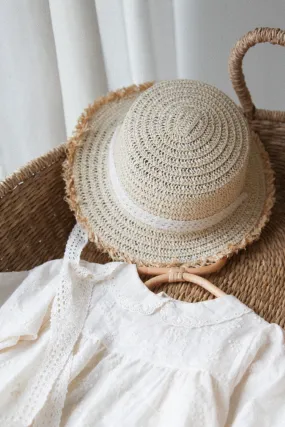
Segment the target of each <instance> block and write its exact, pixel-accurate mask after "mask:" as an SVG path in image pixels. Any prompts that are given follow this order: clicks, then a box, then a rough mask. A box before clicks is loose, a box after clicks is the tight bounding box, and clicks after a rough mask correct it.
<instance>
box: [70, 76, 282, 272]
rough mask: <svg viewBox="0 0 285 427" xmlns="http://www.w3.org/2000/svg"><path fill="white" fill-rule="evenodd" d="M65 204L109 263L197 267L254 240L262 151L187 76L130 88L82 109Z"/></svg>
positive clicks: (263, 216) (266, 207)
mask: <svg viewBox="0 0 285 427" xmlns="http://www.w3.org/2000/svg"><path fill="white" fill-rule="evenodd" d="M65 180H66V188H67V195H68V201H69V204H70V206H71V208H72V209H73V211H74V212H75V215H76V218H77V221H78V222H79V223H81V224H82V225H83V226H85V227H86V229H87V230H88V232H89V237H90V240H92V241H94V242H95V243H96V244H97V246H98V247H99V248H100V249H103V250H104V251H107V252H108V253H109V254H110V255H111V257H112V258H113V259H115V260H123V261H127V262H135V263H137V264H139V265H149V266H172V265H179V264H184V265H188V266H197V265H201V264H210V263H212V262H215V261H217V260H218V259H220V258H221V257H224V256H230V255H231V254H233V253H235V252H237V251H238V250H239V249H242V248H245V247H246V245H247V244H249V243H251V242H253V241H254V240H256V239H257V238H258V237H259V235H260V233H261V230H262V228H263V226H264V225H265V223H266V222H267V220H268V218H269V215H270V211H271V208H272V206H273V201H274V186H273V172H272V169H271V166H270V163H269V158H268V155H267V153H266V151H265V149H264V147H263V145H262V143H261V142H260V140H259V138H258V136H257V134H256V133H254V132H252V131H251V128H250V126H249V124H248V122H247V120H246V118H245V117H244V115H243V114H242V111H241V110H240V109H239V108H238V107H237V106H236V104H235V103H234V102H233V101H232V100H231V99H230V98H228V97H227V96H226V95H225V94H224V93H222V92H221V91H220V90H218V89H216V88H215V87H212V86H210V85H208V84H205V83H202V82H199V81H192V80H174V81H163V82H159V83H156V84H154V85H152V84H151V83H148V84H144V85H141V86H131V87H129V88H127V89H123V90H119V91H117V92H114V93H111V94H109V95H107V96H106V97H103V98H101V99H99V100H98V101H96V102H95V103H94V104H93V105H92V106H90V107H89V108H87V109H86V110H85V112H84V113H83V115H82V116H81V118H80V119H79V122H78V125H77V128H76V130H75V132H74V135H73V137H72V138H71V139H70V140H69V142H68V149H67V161H66V164H65Z"/></svg>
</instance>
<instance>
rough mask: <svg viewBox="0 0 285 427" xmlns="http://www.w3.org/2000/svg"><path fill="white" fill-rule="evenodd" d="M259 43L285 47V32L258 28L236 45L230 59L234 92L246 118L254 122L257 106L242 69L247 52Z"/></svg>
mask: <svg viewBox="0 0 285 427" xmlns="http://www.w3.org/2000/svg"><path fill="white" fill-rule="evenodd" d="M258 43H271V44H273V45H279V46H285V31H283V30H280V29H279V28H256V29H255V30H253V31H250V32H248V33H247V34H245V35H244V36H243V37H242V38H241V39H240V40H238V42H237V43H236V44H235V46H234V48H233V49H232V51H231V54H230V58H229V74H230V79H231V81H232V85H233V87H234V90H235V92H236V94H237V96H238V98H239V100H240V103H241V106H242V108H243V110H244V113H245V116H246V117H247V118H248V119H249V120H252V119H254V117H255V110H256V109H255V106H254V104H253V102H252V98H251V95H250V92H249V90H248V88H247V85H246V82H245V77H244V74H243V69H242V61H243V58H244V56H245V54H246V52H247V51H248V50H249V49H250V48H251V47H253V46H255V45H256V44H258Z"/></svg>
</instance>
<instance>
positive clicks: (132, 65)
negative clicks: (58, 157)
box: [0, 0, 285, 178]
mask: <svg viewBox="0 0 285 427" xmlns="http://www.w3.org/2000/svg"><path fill="white" fill-rule="evenodd" d="M284 18H285V5H284V1H283V0H274V1H272V2H269V1H267V0H251V1H250V2H249V1H248V0H239V1H238V2H237V1H233V0H232V1H229V0H217V1H210V0H199V1H198V0H0V64H1V66H0V95H1V97H0V102H1V106H0V109H1V110H0V111H1V112H0V124H1V142H0V178H1V176H2V178H3V177H4V176H5V175H6V174H8V173H11V172H13V171H14V170H15V169H16V168H18V167H19V166H22V165H23V164H24V163H26V162H27V161H28V160H30V159H32V158H34V157H36V156H39V155H40V154H43V153H44V152H46V151H48V150H50V149H51V148H52V147H54V146H56V145H58V144H60V143H61V142H63V141H65V140H66V138H67V136H69V135H70V134H71V132H72V129H73V127H74V125H75V122H76V119H77V117H78V116H79V115H80V113H81V112H82V110H83V109H84V108H85V107H86V106H87V105H88V104H89V103H91V102H92V101H93V100H94V99H95V98H96V97H98V96H100V95H102V94H104V93H106V92H107V91H108V90H113V89H117V88H118V87H122V86H127V85H130V84H132V83H140V82H143V81H147V80H160V79H173V78H192V79H199V80H203V81H206V82H209V83H211V84H214V85H216V86H217V87H219V88H220V89H222V90H223V91H224V92H226V93H227V94H228V95H230V96H231V97H233V98H234V99H236V98H235V95H234V93H233V91H232V89H231V84H230V81H229V78H228V75H227V59H228V55H229V51H230V48H231V47H232V46H233V44H234V43H235V41H236V39H237V38H239V37H240V36H242V35H243V34H244V33H246V32H247V31H248V30H250V29H253V28H255V27H257V26H274V27H281V28H282V27H283V28H284V27H285V23H284V22H285V21H284ZM284 70H285V49H284V50H281V48H274V47H270V46H262V47H257V48H255V49H252V51H251V52H250V54H248V55H247V57H246V60H245V73H246V77H247V81H248V84H249V87H250V89H251V91H252V93H253V97H254V101H255V102H256V104H257V105H258V106H262V107H265V108H275V109H283V110H284V109H285V102H284V95H285V79H284Z"/></svg>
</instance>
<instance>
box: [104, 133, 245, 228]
mask: <svg viewBox="0 0 285 427" xmlns="http://www.w3.org/2000/svg"><path fill="white" fill-rule="evenodd" d="M118 132H119V127H117V128H116V130H115V132H114V134H113V137H112V139H111V142H110V146H109V153H108V171H109V178H110V182H111V186H112V189H113V192H114V194H115V196H116V198H117V200H118V202H119V204H120V206H121V208H122V209H124V210H125V211H127V212H128V213H129V214H130V215H132V216H133V217H134V218H135V219H136V220H138V221H140V222H142V223H143V224H145V225H149V226H150V227H153V228H155V229H159V230H166V231H172V232H180V233H182V232H183V233H185V232H197V231H203V230H206V229H207V228H209V227H212V226H214V225H216V224H218V223H219V222H221V221H223V220H225V219H226V218H227V217H229V216H230V215H231V214H233V213H234V211H235V210H236V209H237V208H238V207H239V206H240V205H241V203H242V202H244V200H245V199H246V198H247V193H245V192H243V193H241V194H240V195H239V197H238V198H237V199H236V200H235V201H234V202H233V203H231V204H230V205H229V206H227V207H226V208H225V209H223V210H221V211H220V212H217V213H216V214H214V215H212V216H208V217H205V218H202V219H195V220H189V221H183V220H175V219H168V218H162V217H159V216H157V215H153V214H152V213H150V212H147V211H145V210H144V209H142V208H141V207H140V206H138V205H137V204H136V203H134V201H133V200H131V198H130V197H129V195H128V194H127V192H126V191H125V189H124V188H123V186H122V184H121V182H120V179H119V177H118V174H117V170H116V165H115V161H114V145H115V143H116V140H117V136H118Z"/></svg>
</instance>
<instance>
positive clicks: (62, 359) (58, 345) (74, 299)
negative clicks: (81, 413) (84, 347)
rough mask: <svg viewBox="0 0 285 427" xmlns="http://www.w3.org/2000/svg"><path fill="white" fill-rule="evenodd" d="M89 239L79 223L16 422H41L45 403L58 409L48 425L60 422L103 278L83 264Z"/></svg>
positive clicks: (66, 252)
mask: <svg viewBox="0 0 285 427" xmlns="http://www.w3.org/2000/svg"><path fill="white" fill-rule="evenodd" d="M87 241H88V236H87V233H86V232H85V231H84V230H82V229H81V227H80V226H79V225H78V224H76V225H75V227H74V228H73V230H72V232H71V234H70V236H69V239H68V242H67V246H66V250H65V254H64V259H63V265H62V269H61V272H60V276H59V284H58V289H57V292H56V295H55V298H54V301H53V305H52V310H51V338H50V342H49V344H48V347H47V349H46V351H45V354H44V358H43V360H42V363H41V366H40V369H39V370H38V371H37V372H36V374H35V375H34V376H33V377H32V378H31V380H30V382H29V384H28V386H27V393H25V394H24V395H23V399H22V400H21V401H20V402H19V405H18V408H17V414H16V415H15V416H13V417H12V421H13V422H15V424H16V423H17V422H18V423H19V424H16V425H20V424H21V425H22V424H23V423H24V425H30V424H31V423H32V422H33V421H34V420H35V422H36V424H35V425H38V424H37V423H38V418H37V414H39V412H40V411H41V410H42V411H43V412H42V413H43V414H45V413H46V409H45V405H47V407H52V408H53V410H54V411H55V413H54V415H53V416H52V417H51V418H50V419H49V420H47V422H46V425H49V426H50V427H53V426H58V425H59V423H60V417H61V410H62V407H63V404H64V400H65V396H66V392H67V385H68V382H69V377H70V364H71V362H72V354H73V348H74V345H75V343H76V341H77V340H78V337H79V335H80V333H81V331H82V328H83V326H84V322H85V319H86V316H87V313H88V308H89V304H90V301H91V296H92V290H93V285H94V282H96V279H97V278H98V280H100V279H101V277H99V275H98V277H97V278H96V277H95V280H94V276H93V275H92V274H90V273H89V271H88V270H87V269H85V268H84V267H82V266H80V265H79V260H80V254H81V251H82V249H83V248H84V246H85V245H86V243H87ZM75 273H76V274H75ZM78 273H79V274H78ZM91 277H92V280H90V278H91ZM47 412H48V411H47ZM41 425H42V424H41Z"/></svg>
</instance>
